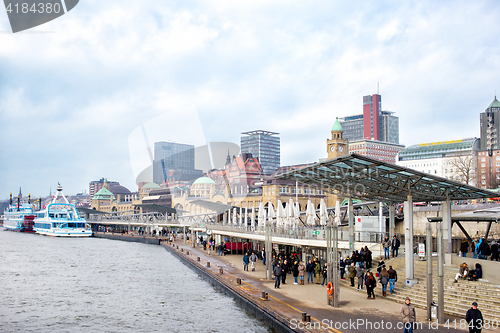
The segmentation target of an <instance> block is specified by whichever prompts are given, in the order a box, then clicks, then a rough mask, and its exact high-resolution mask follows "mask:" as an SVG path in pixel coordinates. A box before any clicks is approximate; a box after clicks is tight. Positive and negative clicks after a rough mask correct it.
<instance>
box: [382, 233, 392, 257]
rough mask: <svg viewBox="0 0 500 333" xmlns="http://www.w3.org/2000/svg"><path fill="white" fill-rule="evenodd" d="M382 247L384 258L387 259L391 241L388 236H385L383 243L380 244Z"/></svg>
mask: <svg viewBox="0 0 500 333" xmlns="http://www.w3.org/2000/svg"><path fill="white" fill-rule="evenodd" d="M382 247H383V248H384V258H385V259H389V258H390V256H389V249H390V248H391V241H390V239H389V236H386V237H385V239H384V241H383V242H382Z"/></svg>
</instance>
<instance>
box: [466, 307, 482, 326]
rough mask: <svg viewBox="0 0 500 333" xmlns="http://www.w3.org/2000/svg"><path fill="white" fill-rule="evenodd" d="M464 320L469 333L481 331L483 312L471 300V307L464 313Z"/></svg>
mask: <svg viewBox="0 0 500 333" xmlns="http://www.w3.org/2000/svg"><path fill="white" fill-rule="evenodd" d="M465 321H466V322H467V325H468V326H469V333H481V329H482V328H483V324H484V321H483V314H482V313H481V311H480V310H479V309H478V308H477V302H472V308H470V309H469V310H467V313H466V314H465Z"/></svg>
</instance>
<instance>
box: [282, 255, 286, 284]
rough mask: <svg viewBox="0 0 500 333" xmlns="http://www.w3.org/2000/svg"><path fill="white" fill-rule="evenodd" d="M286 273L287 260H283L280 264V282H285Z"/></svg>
mask: <svg viewBox="0 0 500 333" xmlns="http://www.w3.org/2000/svg"><path fill="white" fill-rule="evenodd" d="M287 274H288V260H286V259H285V260H283V265H281V283H283V284H286V275H287Z"/></svg>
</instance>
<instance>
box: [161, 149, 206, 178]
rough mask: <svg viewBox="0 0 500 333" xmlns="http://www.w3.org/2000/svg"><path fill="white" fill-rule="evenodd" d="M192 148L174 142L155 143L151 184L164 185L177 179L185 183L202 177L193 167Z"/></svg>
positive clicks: (201, 173)
mask: <svg viewBox="0 0 500 333" xmlns="http://www.w3.org/2000/svg"><path fill="white" fill-rule="evenodd" d="M194 151H195V149H194V146H193V145H188V144H183V143H176V142H155V144H154V161H153V182H154V183H156V184H165V183H167V184H168V183H169V182H175V181H176V180H178V179H179V178H183V179H186V180H187V181H189V180H193V179H196V178H198V177H201V176H202V175H203V172H202V171H201V170H196V169H195V167H194V162H195V161H194Z"/></svg>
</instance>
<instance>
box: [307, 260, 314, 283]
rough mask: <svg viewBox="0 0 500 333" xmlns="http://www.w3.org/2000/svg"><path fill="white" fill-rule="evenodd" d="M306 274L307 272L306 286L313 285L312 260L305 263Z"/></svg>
mask: <svg viewBox="0 0 500 333" xmlns="http://www.w3.org/2000/svg"><path fill="white" fill-rule="evenodd" d="M306 272H307V284H309V283H314V280H313V273H314V265H313V263H312V260H309V262H308V263H307V265H306ZM309 281H311V282H309Z"/></svg>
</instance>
